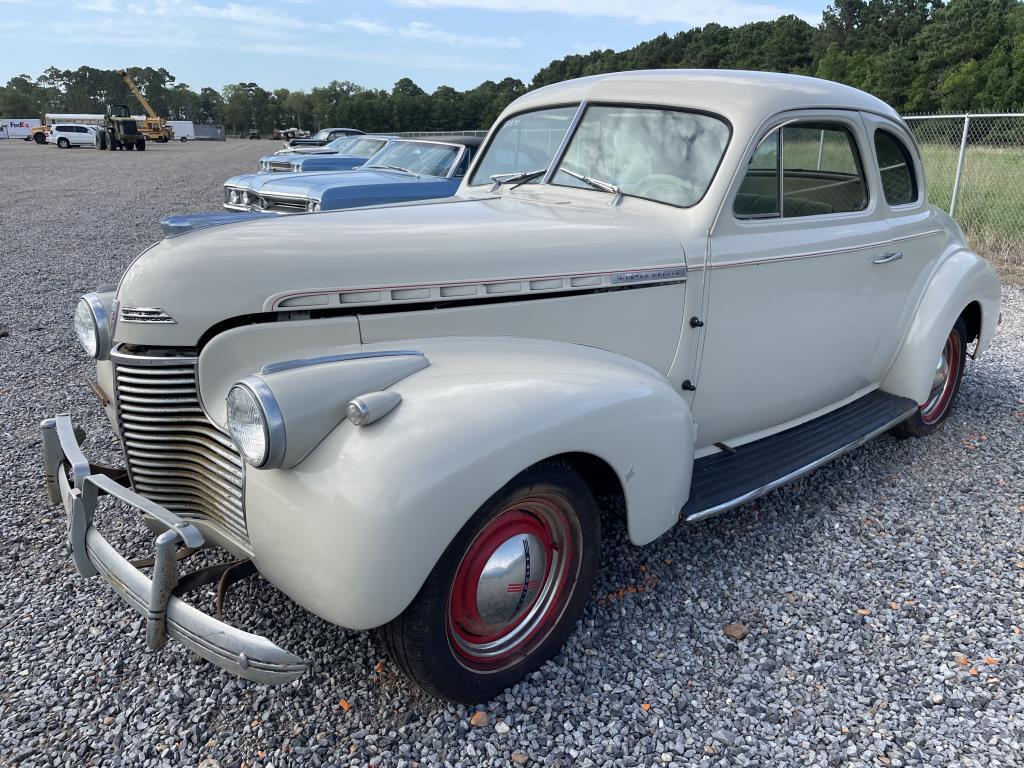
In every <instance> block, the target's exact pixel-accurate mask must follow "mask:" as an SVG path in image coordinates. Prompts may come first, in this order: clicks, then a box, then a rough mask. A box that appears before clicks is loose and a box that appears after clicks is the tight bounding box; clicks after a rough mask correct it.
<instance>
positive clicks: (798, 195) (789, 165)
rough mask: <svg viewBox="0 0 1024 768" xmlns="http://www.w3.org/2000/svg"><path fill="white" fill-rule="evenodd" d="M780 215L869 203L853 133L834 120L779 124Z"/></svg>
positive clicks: (841, 210) (815, 212)
mask: <svg viewBox="0 0 1024 768" xmlns="http://www.w3.org/2000/svg"><path fill="white" fill-rule="evenodd" d="M782 165H783V168H782V215H783V216H784V217H786V218H790V217H795V216H816V215H820V214H827V213H850V212H852V211H861V210H864V208H866V207H867V204H868V194H867V185H866V184H865V182H864V171H863V170H862V167H861V164H860V161H859V159H858V157H857V149H856V144H855V142H854V139H853V135H852V134H851V133H850V132H849V131H848V130H847V129H846V128H844V127H843V126H841V125H837V124H836V123H797V124H795V125H787V126H785V127H784V128H783V129H782Z"/></svg>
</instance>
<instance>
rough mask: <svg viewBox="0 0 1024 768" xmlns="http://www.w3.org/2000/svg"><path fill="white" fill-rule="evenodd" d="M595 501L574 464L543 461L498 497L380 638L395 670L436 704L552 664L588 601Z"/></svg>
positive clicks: (482, 696)
mask: <svg viewBox="0 0 1024 768" xmlns="http://www.w3.org/2000/svg"><path fill="white" fill-rule="evenodd" d="M600 542H601V531H600V520H599V518H598V512H597V503H596V502H595V500H594V496H593V494H592V493H591V491H590V488H589V487H588V486H587V484H586V483H585V482H584V481H583V479H582V478H581V477H580V476H579V474H578V473H577V472H576V471H575V470H574V469H573V468H572V467H570V466H569V465H567V464H563V463H561V462H545V463H543V464H538V465H537V466H535V467H533V468H531V469H529V470H527V471H525V472H523V473H522V474H520V475H519V476H518V477H516V478H514V479H513V480H512V481H510V482H509V483H508V484H507V485H506V486H505V487H504V488H502V489H501V490H500V491H498V492H497V493H496V494H495V495H494V496H492V497H491V498H490V499H489V500H488V501H487V502H486V503H485V504H484V505H483V506H482V507H481V508H480V509H479V510H477V512H476V514H475V515H474V516H473V517H472V518H471V519H470V521H469V522H468V523H467V524H466V525H465V526H464V527H463V529H462V530H461V531H460V532H459V533H458V535H457V536H456V537H455V539H454V540H453V541H452V543H451V544H450V545H449V546H448V548H447V550H445V552H444V554H443V555H442V556H441V558H440V559H439V560H438V562H437V565H435V566H434V570H433V571H431V573H430V576H428V577H427V580H426V582H425V583H424V584H423V587H422V588H421V589H420V591H419V594H418V595H417V596H416V598H415V599H414V600H413V602H412V604H411V605H410V606H409V607H408V608H407V609H406V610H405V612H404V613H402V615H401V616H399V617H398V618H397V619H395V620H394V621H392V622H391V623H389V624H387V625H386V626H384V627H383V628H381V630H380V636H381V638H382V640H383V642H384V645H385V647H386V648H387V650H388V653H389V655H390V656H391V658H392V659H393V660H394V661H395V663H396V664H397V665H398V666H399V667H400V668H401V669H402V670H403V671H404V672H405V674H406V675H408V676H409V677H410V678H412V679H413V680H414V681H415V682H416V683H417V684H418V685H419V686H420V687H421V688H423V689H424V690H426V691H427V692H428V693H431V694H433V695H435V696H442V697H444V698H447V699H451V700H454V701H460V702H466V703H473V702H478V701H484V700H487V699H490V698H493V697H494V696H496V695H497V694H499V693H500V692H501V691H503V690H505V689H506V688H508V687H509V686H511V685H513V684H515V683H516V682H518V681H519V680H521V679H522V678H523V677H525V676H526V675H527V674H529V673H530V672H532V671H533V670H535V669H536V668H537V667H539V666H540V665H541V664H543V663H544V662H545V661H546V660H547V659H549V658H551V657H552V656H554V655H555V654H556V653H558V651H559V650H560V649H561V647H562V645H563V644H564V643H565V640H566V638H567V637H568V636H569V634H570V633H571V632H572V630H573V628H574V627H575V626H576V623H577V622H578V621H579V618H580V615H581V614H582V612H583V609H584V607H585V605H586V603H587V600H588V598H589V596H590V591H591V588H592V586H593V583H594V574H595V572H596V570H597V562H598V557H599V552H600V545H601V544H600Z"/></svg>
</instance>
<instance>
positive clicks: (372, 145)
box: [344, 138, 388, 158]
mask: <svg viewBox="0 0 1024 768" xmlns="http://www.w3.org/2000/svg"><path fill="white" fill-rule="evenodd" d="M351 141H352V143H351V144H349V145H347V146H346V147H345V152H344V154H345V155H347V156H349V157H363V158H366V157H373V156H374V155H375V154H376V153H377V151H378V150H380V149H381V148H382V147H383V146H384V145H385V144H387V143H388V140H387V139H362V138H360V139H352V140H351Z"/></svg>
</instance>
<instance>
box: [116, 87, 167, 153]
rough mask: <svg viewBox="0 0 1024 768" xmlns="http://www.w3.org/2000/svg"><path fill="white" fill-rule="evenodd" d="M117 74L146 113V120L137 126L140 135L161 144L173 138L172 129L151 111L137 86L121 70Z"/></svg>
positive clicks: (151, 108)
mask: <svg viewBox="0 0 1024 768" xmlns="http://www.w3.org/2000/svg"><path fill="white" fill-rule="evenodd" d="M117 74H119V75H120V76H121V79H122V80H124V84H125V85H127V86H128V90H130V91H131V92H132V93H133V94H135V98H136V99H138V100H139V103H140V104H141V105H142V108H143V109H144V110H145V112H146V119H145V121H143V123H141V124H140V125H139V132H140V133H142V134H143V135H144V136H145V137H146V138H147V139H149V140H150V141H159V142H161V143H163V142H166V141H170V140H171V139H173V138H174V129H173V128H171V127H170V126H169V125H167V121H166V120H164V119H163V118H162V117H160V116H158V115H157V113H156V112H154V111H153V107H151V106H150V104H149V101H148V100H147V99H146V97H145V96H143V95H142V91H140V90H139V86H137V85H136V84H135V81H134V80H132V79H131V77H130V76H129V75H128V72H126V71H125V70H123V69H119V70H117Z"/></svg>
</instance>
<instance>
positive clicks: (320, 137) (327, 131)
mask: <svg viewBox="0 0 1024 768" xmlns="http://www.w3.org/2000/svg"><path fill="white" fill-rule="evenodd" d="M362 133H363V131H360V130H359V129H358V128H324V129H322V130H319V131H317V132H316V133H315V134H313V135H312V136H308V137H306V138H298V137H297V138H293V139H288V141H286V142H285V146H286V147H322V146H323V145H324V144H330V143H331V142H332V141H334V140H335V139H340V138H343V137H345V136H360V135H362Z"/></svg>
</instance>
